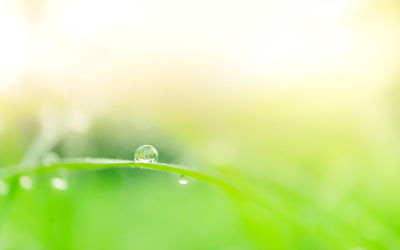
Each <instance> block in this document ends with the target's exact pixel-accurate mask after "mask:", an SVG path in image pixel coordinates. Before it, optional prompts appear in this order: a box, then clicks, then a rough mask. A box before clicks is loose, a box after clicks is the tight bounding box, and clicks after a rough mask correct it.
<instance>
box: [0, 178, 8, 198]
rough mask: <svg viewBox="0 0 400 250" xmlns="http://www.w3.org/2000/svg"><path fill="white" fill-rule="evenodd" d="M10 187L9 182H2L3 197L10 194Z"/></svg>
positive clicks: (0, 186) (0, 182) (0, 187)
mask: <svg viewBox="0 0 400 250" xmlns="http://www.w3.org/2000/svg"><path fill="white" fill-rule="evenodd" d="M9 189H10V188H9V186H8V183H7V182H5V181H3V180H0V194H1V195H6V194H8V191H9Z"/></svg>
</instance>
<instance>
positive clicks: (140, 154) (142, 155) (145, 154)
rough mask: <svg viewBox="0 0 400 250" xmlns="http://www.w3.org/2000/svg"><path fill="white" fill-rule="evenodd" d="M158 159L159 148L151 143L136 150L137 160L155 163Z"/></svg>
mask: <svg viewBox="0 0 400 250" xmlns="http://www.w3.org/2000/svg"><path fill="white" fill-rule="evenodd" d="M157 161H158V152H157V150H156V149H155V148H154V147H153V146H150V145H143V146H140V147H139V148H138V149H136V151H135V162H143V163H155V162H157Z"/></svg>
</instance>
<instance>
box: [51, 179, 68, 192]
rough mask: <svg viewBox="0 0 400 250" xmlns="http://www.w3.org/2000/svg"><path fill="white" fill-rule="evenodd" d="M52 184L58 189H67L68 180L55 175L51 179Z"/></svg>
mask: <svg viewBox="0 0 400 250" xmlns="http://www.w3.org/2000/svg"><path fill="white" fill-rule="evenodd" d="M50 183H51V185H52V186H53V187H54V188H55V189H58V190H67V189H68V182H67V180H65V179H64V178H62V177H53V178H51V181H50Z"/></svg>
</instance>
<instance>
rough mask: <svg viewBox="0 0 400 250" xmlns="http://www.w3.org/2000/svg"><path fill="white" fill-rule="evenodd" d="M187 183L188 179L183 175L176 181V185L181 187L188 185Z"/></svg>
mask: <svg viewBox="0 0 400 250" xmlns="http://www.w3.org/2000/svg"><path fill="white" fill-rule="evenodd" d="M188 182H189V180H188V178H187V177H186V176H184V175H181V176H180V177H179V179H178V183H179V184H181V185H186V184H188Z"/></svg>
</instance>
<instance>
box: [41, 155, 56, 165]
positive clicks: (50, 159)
mask: <svg viewBox="0 0 400 250" xmlns="http://www.w3.org/2000/svg"><path fill="white" fill-rule="evenodd" d="M59 160H60V158H59V157H58V155H57V154H56V153H53V152H48V153H46V154H45V155H44V156H43V157H42V164H43V166H46V167H48V166H51V165H53V164H55V163H56V162H58V161H59Z"/></svg>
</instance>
